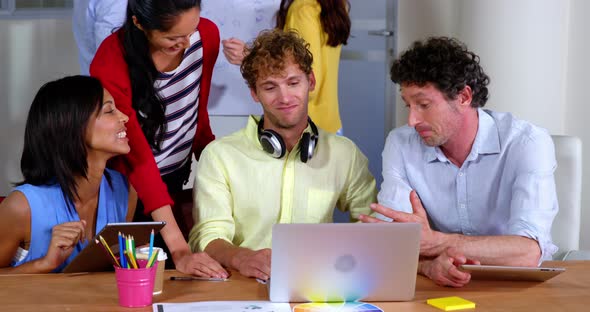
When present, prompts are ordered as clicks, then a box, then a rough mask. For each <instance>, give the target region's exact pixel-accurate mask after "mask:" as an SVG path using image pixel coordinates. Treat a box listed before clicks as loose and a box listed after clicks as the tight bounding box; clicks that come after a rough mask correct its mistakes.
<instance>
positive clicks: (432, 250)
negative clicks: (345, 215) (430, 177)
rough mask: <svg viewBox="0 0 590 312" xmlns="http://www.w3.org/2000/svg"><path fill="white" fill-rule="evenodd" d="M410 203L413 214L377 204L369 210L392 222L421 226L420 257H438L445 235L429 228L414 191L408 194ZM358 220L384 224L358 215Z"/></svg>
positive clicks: (424, 212) (423, 210)
mask: <svg viewBox="0 0 590 312" xmlns="http://www.w3.org/2000/svg"><path fill="white" fill-rule="evenodd" d="M410 203H411V204H412V211H413V213H406V212H401V211H397V210H393V209H391V208H388V207H385V206H382V205H379V204H371V209H372V210H373V211H375V212H377V213H379V214H382V215H384V216H385V217H388V218H391V219H393V221H392V222H401V223H419V224H421V225H422V233H421V237H420V255H422V256H429V257H434V256H438V255H439V254H441V253H442V252H443V251H444V249H445V248H446V247H445V246H446V243H445V237H446V235H445V234H444V233H441V232H438V231H435V230H433V229H432V228H430V223H429V222H428V215H427V214H426V210H425V209H424V207H423V206H422V201H420V198H419V197H418V194H417V193H416V191H414V190H412V191H411V192H410ZM359 219H360V220H361V221H362V222H364V223H384V222H386V221H383V220H380V219H377V218H374V217H370V216H366V215H360V217H359Z"/></svg>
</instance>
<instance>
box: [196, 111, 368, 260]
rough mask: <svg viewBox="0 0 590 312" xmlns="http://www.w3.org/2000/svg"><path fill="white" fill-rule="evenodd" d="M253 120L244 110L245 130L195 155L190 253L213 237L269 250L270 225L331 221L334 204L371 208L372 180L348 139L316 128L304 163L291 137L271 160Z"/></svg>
mask: <svg viewBox="0 0 590 312" xmlns="http://www.w3.org/2000/svg"><path fill="white" fill-rule="evenodd" d="M257 123H258V118H257V117H256V118H255V117H253V116H251V117H250V118H249V120H248V125H247V126H246V128H244V129H242V130H240V131H238V132H235V133H233V134H231V135H229V136H227V137H223V138H221V139H219V140H215V141H213V142H211V143H209V145H207V147H206V148H205V150H204V151H203V153H202V154H201V159H200V160H199V163H198V166H197V177H196V182H195V183H196V184H195V190H196V191H195V207H194V208H193V217H194V218H195V226H194V227H193V229H192V230H191V232H190V235H189V244H190V246H191V248H192V249H193V250H194V251H197V250H204V249H205V247H207V245H208V244H209V243H210V242H211V241H213V240H215V239H218V238H221V239H224V240H226V241H228V242H231V243H232V244H234V245H235V246H240V247H246V248H250V249H254V250H258V249H262V248H270V247H271V232H272V225H273V224H275V223H328V222H332V214H333V212H334V208H335V207H338V208H339V209H340V210H342V211H350V212H351V216H352V218H353V219H354V220H356V219H358V216H359V214H361V213H362V214H369V213H371V210H370V208H369V204H371V203H373V202H375V200H376V192H377V191H376V188H375V179H374V178H373V176H372V175H371V173H370V172H369V169H368V167H367V164H368V161H367V158H366V157H365V156H364V155H363V154H362V152H361V151H360V150H359V149H358V148H357V147H356V145H355V144H354V143H353V142H352V141H350V140H349V139H347V138H345V137H341V136H336V135H334V134H331V133H328V132H325V131H323V130H321V129H319V140H318V145H317V146H316V148H315V150H314V154H313V158H312V159H310V160H309V161H308V162H307V163H303V162H301V160H300V159H299V152H298V149H299V143H297V145H296V146H295V147H294V148H293V150H292V151H291V152H289V153H287V154H286V155H285V156H284V157H283V158H281V159H276V158H273V157H272V156H271V155H270V154H268V153H266V152H265V151H264V150H263V149H262V146H261V145H260V142H259V141H258V135H257ZM306 131H307V132H310V127H309V126H308V128H307V129H306Z"/></svg>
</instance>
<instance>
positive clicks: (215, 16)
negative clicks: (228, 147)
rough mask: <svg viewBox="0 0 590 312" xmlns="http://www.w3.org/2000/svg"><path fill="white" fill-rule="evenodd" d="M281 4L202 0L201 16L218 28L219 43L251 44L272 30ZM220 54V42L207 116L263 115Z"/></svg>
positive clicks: (264, 0) (274, 1)
mask: <svg viewBox="0 0 590 312" xmlns="http://www.w3.org/2000/svg"><path fill="white" fill-rule="evenodd" d="M280 3H281V1H280V0H203V1H202V2H201V16H203V17H205V18H208V19H210V20H212V21H213V22H214V23H215V24H216V25H217V27H218V28H219V34H220V37H221V39H222V40H223V39H229V38H231V37H235V38H239V39H241V40H242V41H244V42H250V41H252V39H254V38H255V37H256V36H257V35H258V33H259V32H260V31H261V30H263V29H271V28H274V25H275V14H276V12H277V11H278V8H279V5H280ZM222 51H223V47H222V46H221V43H220V46H219V57H218V58H217V62H216V63H215V68H214V69H213V79H212V81H211V91H210V95H209V105H208V106H209V114H211V115H249V114H257V115H259V114H262V109H261V107H260V104H259V103H256V102H254V100H252V96H251V95H250V90H249V89H248V86H247V85H246V82H245V81H244V78H242V74H241V73H240V68H239V66H237V65H233V64H230V63H229V62H228V61H227V59H226V58H225V55H223V52H222Z"/></svg>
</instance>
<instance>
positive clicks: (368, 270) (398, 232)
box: [268, 223, 420, 302]
mask: <svg viewBox="0 0 590 312" xmlns="http://www.w3.org/2000/svg"><path fill="white" fill-rule="evenodd" d="M272 233H273V234H272V235H273V236H272V256H271V275H270V276H271V278H270V281H269V285H268V286H269V296H270V300H271V301H273V302H309V301H312V302H341V301H357V300H363V301H405V300H411V299H412V298H413V297H414V291H415V287H416V270H417V266H418V254H419V249H420V225H419V224H413V223H386V224H363V223H353V224H343V223H338V224H276V225H274V226H273V232H272Z"/></svg>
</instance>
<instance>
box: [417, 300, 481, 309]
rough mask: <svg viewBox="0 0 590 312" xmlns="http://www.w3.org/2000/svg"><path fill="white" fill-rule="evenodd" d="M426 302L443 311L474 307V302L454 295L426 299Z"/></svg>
mask: <svg viewBox="0 0 590 312" xmlns="http://www.w3.org/2000/svg"><path fill="white" fill-rule="evenodd" d="M426 303H428V304H429V305H431V306H433V307H436V308H439V309H441V310H443V311H456V310H463V309H475V302H473V301H469V300H465V299H463V298H461V297H456V296H453V297H443V298H433V299H428V300H426Z"/></svg>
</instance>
